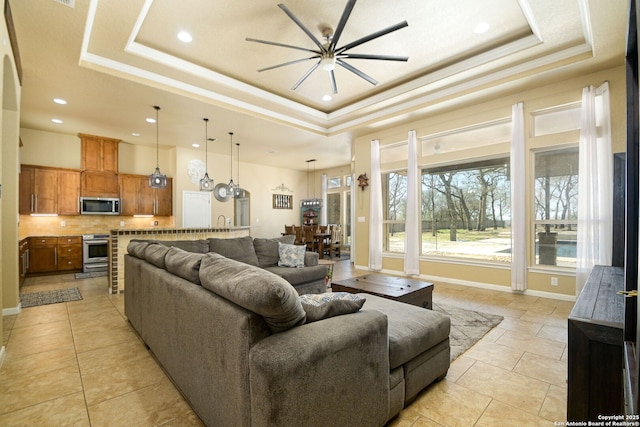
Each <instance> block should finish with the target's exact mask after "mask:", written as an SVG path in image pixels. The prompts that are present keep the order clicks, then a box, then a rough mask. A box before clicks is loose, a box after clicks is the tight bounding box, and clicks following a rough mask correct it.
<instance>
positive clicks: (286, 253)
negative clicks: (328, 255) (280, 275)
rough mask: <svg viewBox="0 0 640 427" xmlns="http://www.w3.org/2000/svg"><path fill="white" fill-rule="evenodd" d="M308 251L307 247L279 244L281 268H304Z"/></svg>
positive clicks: (279, 264) (279, 263)
mask: <svg viewBox="0 0 640 427" xmlns="http://www.w3.org/2000/svg"><path fill="white" fill-rule="evenodd" d="M306 251H307V248H306V247H305V246H296V245H285V244H283V243H278V254H279V255H280V260H279V261H278V266H280V267H297V268H302V267H304V254H305V252H306Z"/></svg>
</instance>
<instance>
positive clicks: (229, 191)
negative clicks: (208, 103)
mask: <svg viewBox="0 0 640 427" xmlns="http://www.w3.org/2000/svg"><path fill="white" fill-rule="evenodd" d="M229 155H230V156H231V157H230V161H229V163H230V164H231V179H230V180H229V184H228V185H227V194H228V195H229V196H231V197H234V196H235V194H236V185H235V184H234V183H233V132H229Z"/></svg>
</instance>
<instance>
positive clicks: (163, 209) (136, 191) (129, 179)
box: [118, 174, 173, 216]
mask: <svg viewBox="0 0 640 427" xmlns="http://www.w3.org/2000/svg"><path fill="white" fill-rule="evenodd" d="M118 177H119V182H120V215H157V216H171V215H172V213H173V196H172V191H171V188H172V179H171V178H168V179H167V187H166V188H151V187H149V178H148V177H147V176H146V175H131V174H119V175H118Z"/></svg>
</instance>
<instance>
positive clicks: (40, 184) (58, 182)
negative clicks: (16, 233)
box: [18, 165, 80, 215]
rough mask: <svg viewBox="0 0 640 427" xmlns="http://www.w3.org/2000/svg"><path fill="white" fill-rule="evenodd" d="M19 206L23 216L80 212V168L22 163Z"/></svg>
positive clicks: (74, 213) (75, 213)
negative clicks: (61, 167)
mask: <svg viewBox="0 0 640 427" xmlns="http://www.w3.org/2000/svg"><path fill="white" fill-rule="evenodd" d="M18 185H19V206H18V211H19V212H20V214H22V215H29V214H59V215H79V214H80V212H79V210H78V197H80V171H78V170H75V169H60V168H50V167H46V166H33V165H21V166H20V177H19V183H18Z"/></svg>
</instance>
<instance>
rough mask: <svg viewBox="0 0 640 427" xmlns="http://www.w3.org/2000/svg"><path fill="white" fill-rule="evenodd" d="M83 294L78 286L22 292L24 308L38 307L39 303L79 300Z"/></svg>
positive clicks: (21, 300) (21, 297)
mask: <svg viewBox="0 0 640 427" xmlns="http://www.w3.org/2000/svg"><path fill="white" fill-rule="evenodd" d="M81 299H82V294H81V293H80V289H78V288H64V289H54V290H52V291H42V292H31V293H27V294H20V302H21V304H22V308H27V307H36V306H39V305H47V304H57V303H60V302H68V301H78V300H81Z"/></svg>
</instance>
